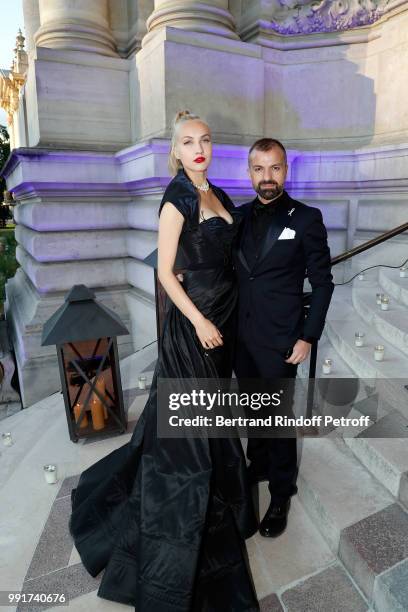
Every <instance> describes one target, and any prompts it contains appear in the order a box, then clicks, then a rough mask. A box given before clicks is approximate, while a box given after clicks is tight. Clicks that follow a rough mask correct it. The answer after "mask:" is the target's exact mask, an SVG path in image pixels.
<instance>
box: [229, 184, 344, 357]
mask: <svg viewBox="0 0 408 612" xmlns="http://www.w3.org/2000/svg"><path fill="white" fill-rule="evenodd" d="M254 202H255V200H254V201H252V202H249V203H247V204H244V205H243V206H241V207H240V210H241V212H242V215H243V220H242V223H241V231H240V236H239V242H238V248H237V249H236V251H235V253H234V261H235V269H236V273H237V278H238V283H239V307H238V337H239V339H240V341H243V342H244V343H250V344H251V345H253V346H259V347H262V346H263V347H268V348H290V347H291V346H293V344H294V343H295V342H296V340H298V339H299V337H301V336H304V337H308V338H316V339H318V338H320V336H321V334H322V331H323V327H324V323H325V318H326V313H327V310H328V308H329V304H330V300H331V296H332V293H333V289H334V284H333V277H332V274H331V263H330V250H329V247H328V245H327V231H326V228H325V226H324V223H323V218H322V214H321V212H320V210H319V209H318V208H313V207H311V206H307V205H306V204H302V203H301V202H297V201H296V200H293V199H292V198H291V197H290V196H289V195H288V194H287V193H286V191H285V192H284V193H283V195H282V197H281V198H279V200H278V201H277V202H278V203H279V204H278V207H277V209H276V211H275V212H274V213H273V215H272V221H271V225H270V227H269V229H268V231H267V233H266V236H265V238H264V239H263V241H262V244H261V245H260V250H259V249H257V248H256V245H255V242H254V239H253V236H252V220H251V216H252V207H253V205H254ZM272 205H273V204H272ZM284 228H287V229H286V230H285V232H286V235H288V236H293V238H288V239H279V235H280V234H281V233H282V230H283V229H284ZM257 251H259V255H258V258H256V252H257ZM306 273H307V276H308V279H309V281H310V284H311V287H312V295H311V302H310V309H309V314H308V316H307V318H306V320H305V317H304V310H303V284H304V278H305V274H306Z"/></svg>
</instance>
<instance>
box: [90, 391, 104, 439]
mask: <svg viewBox="0 0 408 612" xmlns="http://www.w3.org/2000/svg"><path fill="white" fill-rule="evenodd" d="M91 414H92V427H93V428H94V429H95V430H96V431H97V430H99V429H103V428H104V427H105V415H104V412H103V408H102V402H101V400H100V399H99V397H96V396H94V397H93V399H92V401H91Z"/></svg>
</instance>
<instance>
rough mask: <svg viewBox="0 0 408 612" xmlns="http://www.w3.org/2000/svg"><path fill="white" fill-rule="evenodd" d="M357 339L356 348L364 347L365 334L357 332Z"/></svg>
mask: <svg viewBox="0 0 408 612" xmlns="http://www.w3.org/2000/svg"><path fill="white" fill-rule="evenodd" d="M354 336H355V339H354V343H355V345H356V346H364V333H363V332H356V333H355V334H354Z"/></svg>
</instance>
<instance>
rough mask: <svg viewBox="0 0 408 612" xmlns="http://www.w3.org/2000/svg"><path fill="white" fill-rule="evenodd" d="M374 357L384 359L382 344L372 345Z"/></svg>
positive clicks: (378, 359) (379, 359)
mask: <svg viewBox="0 0 408 612" xmlns="http://www.w3.org/2000/svg"><path fill="white" fill-rule="evenodd" d="M374 359H375V360H376V361H383V359H384V347H383V345H382V344H377V346H376V347H374Z"/></svg>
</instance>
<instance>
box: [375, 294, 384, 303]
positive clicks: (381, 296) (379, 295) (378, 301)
mask: <svg viewBox="0 0 408 612" xmlns="http://www.w3.org/2000/svg"><path fill="white" fill-rule="evenodd" d="M376 295H377V304H381V300H382V299H383V297H384V294H383V293H377V294H376Z"/></svg>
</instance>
